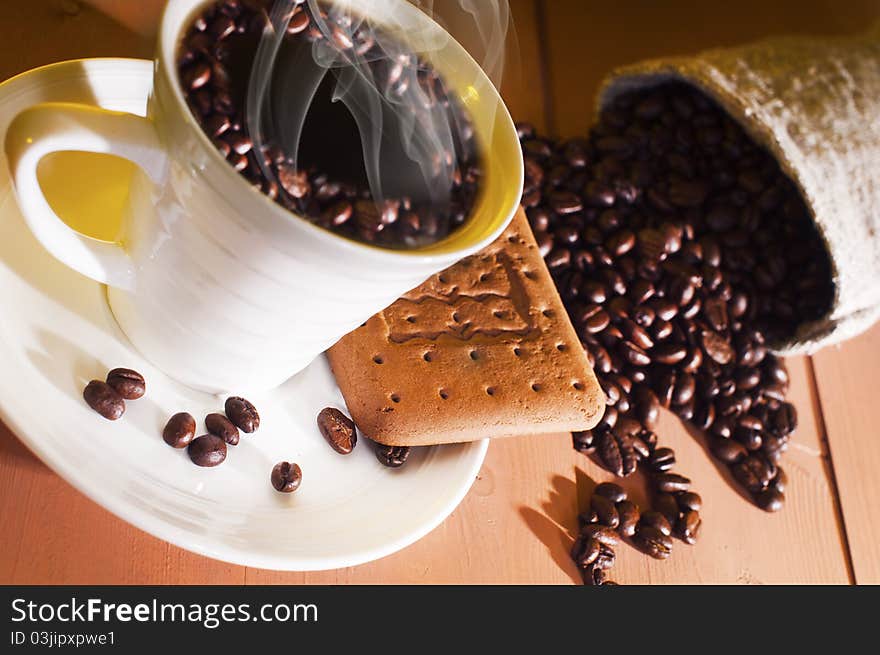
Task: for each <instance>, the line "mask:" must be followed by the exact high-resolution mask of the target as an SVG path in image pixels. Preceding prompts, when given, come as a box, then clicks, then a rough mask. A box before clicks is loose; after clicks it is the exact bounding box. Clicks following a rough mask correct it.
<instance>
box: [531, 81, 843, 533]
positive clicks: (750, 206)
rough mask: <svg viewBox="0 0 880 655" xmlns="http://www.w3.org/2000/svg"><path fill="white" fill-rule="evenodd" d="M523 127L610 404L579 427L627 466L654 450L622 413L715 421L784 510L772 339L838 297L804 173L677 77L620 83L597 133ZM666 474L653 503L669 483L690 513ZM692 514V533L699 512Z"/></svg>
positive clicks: (650, 420) (572, 307) (536, 217)
mask: <svg viewBox="0 0 880 655" xmlns="http://www.w3.org/2000/svg"><path fill="white" fill-rule="evenodd" d="M646 106H650V107H651V108H652V109H651V111H646V110H643V108H644V107H646ZM519 133H520V135H521V142H522V146H523V154H524V157H525V162H526V165H525V169H526V184H525V193H524V196H523V204H524V205H525V206H526V213H527V215H528V217H529V221H530V223H531V225H532V227H533V230H534V232H535V237H536V239H537V241H538V242H539V243H541V244H546V253H547V254H546V255H545V259H546V260H547V263H548V266H549V268H550V270H551V274H552V276H553V278H554V281H555V282H556V285H557V287H558V289H559V292H560V295H561V296H562V298H563V301H564V303H565V306H566V308H567V310H568V313H569V315H570V317H571V319H572V322H573V324H574V325H575V329H576V330H577V331H578V333H579V336H580V338H581V341H582V343H583V345H584V347H585V348H586V350H587V354H588V356H589V359H590V362H591V364H592V365H593V367H594V370H595V371H596V374H597V377H598V379H599V383H600V385H601V387H602V389H603V390H604V391H605V394H606V398H607V403H608V409H609V413H610V412H612V410H613V414H611V416H612V418H610V419H603V421H601V422H600V423H599V425H598V426H597V427H596V428H594V429H593V430H592V431H591V432H589V433H580V434H577V435H575V437H574V445H575V447H576V448H578V449H579V450H581V451H583V452H585V453H588V454H590V453H595V454H596V455H597V456H598V457H599V460H600V461H601V462H602V464H603V465H604V466H605V467H606V468H608V469H609V470H610V471H612V472H614V473H615V474H617V475H624V474H627V473H629V472H632V470H633V467H632V465H631V463H629V462H631V458H632V455H631V452H632V451H635V453H636V457H637V458H638V459H639V460H640V461H641V459H642V455H641V454H640V447H639V448H637V447H636V446H637V445H638V444H639V442H640V441H641V442H645V441H646V439H645V438H644V437H640V436H635V435H634V434H633V431H632V430H631V429H628V430H620V429H619V426H620V422H621V421H622V420H625V419H626V418H628V417H629V418H632V419H634V420H636V421H637V422H638V423H640V424H641V426H642V427H643V428H644V432H645V434H647V435H651V434H652V433H651V432H650V431H651V429H652V428H653V427H654V425H655V424H656V418H657V409H658V407H659V406H663V407H667V408H669V409H670V410H671V411H672V412H673V413H675V414H676V415H677V416H679V417H680V418H681V419H682V420H685V421H688V422H690V423H692V424H693V425H694V426H695V427H697V428H698V429H700V430H704V431H706V432H707V433H708V438H709V444H710V450H711V452H712V453H713V454H714V455H715V456H716V457H717V458H718V459H719V460H721V461H722V462H724V463H725V464H727V465H729V466H731V468H732V472H733V474H734V476H735V478H736V479H737V480H738V481H739V482H740V483H741V484H742V485H743V486H744V487H745V488H747V489H748V490H749V492H750V493H751V494H752V497H753V499H754V501H755V503H756V504H758V505H759V506H760V507H762V508H764V509H766V510H768V511H776V510H778V509H779V508H780V507H781V506H782V504H783V501H784V495H783V494H784V492H783V489H782V488H780V487H779V484H778V478H779V476H778V471H779V466H778V462H779V460H780V458H781V456H782V454H783V453H784V452H785V450H786V448H787V445H788V441H789V439H790V436H791V433H792V432H793V431H794V429H795V428H796V425H797V414H796V411H795V410H794V407H793V406H791V404H790V403H787V402H785V396H786V393H787V389H788V384H789V376H788V373H787V372H786V370H785V366H784V364H783V362H782V361H781V360H780V359H778V358H777V357H775V356H774V355H772V354H771V353H770V352H769V346H768V344H769V343H770V342H772V341H777V340H781V339H784V338H786V337H788V336H790V335H791V334H792V333H793V331H794V329H795V328H796V326H797V325H799V324H801V323H804V322H806V321H810V320H815V319H818V318H820V317H822V316H823V315H825V314H826V313H827V312H828V310H829V308H830V305H831V299H832V298H833V293H834V286H833V282H832V278H831V275H830V261H829V258H828V253H827V251H826V249H825V247H824V245H823V243H822V240H821V238H820V237H819V235H818V232H817V230H816V228H815V226H814V224H813V222H812V220H811V218H810V214H809V211H808V210H807V207H806V205H805V203H804V201H803V199H802V198H801V197H800V195H799V192H798V190H797V187H796V185H795V184H794V183H793V182H792V181H791V180H790V179H788V178H787V177H786V175H785V173H784V172H783V171H782V170H781V169H780V167H779V165H778V163H777V162H776V161H775V160H774V158H773V156H772V154H771V153H769V152H768V151H766V150H765V149H763V148H762V147H760V146H759V145H757V144H755V143H754V142H753V141H752V140H751V139H750V138H749V136H748V135H747V134H746V133H745V132H744V131H743V129H742V128H741V127H740V126H739V125H738V124H737V123H735V122H734V121H733V120H731V119H730V118H729V117H728V116H727V115H726V114H725V112H724V111H723V110H722V109H721V108H720V107H718V106H717V105H715V104H714V103H713V102H712V101H711V100H709V99H708V98H706V97H705V96H703V95H702V94H701V93H700V92H699V91H697V90H695V89H693V88H691V87H688V86H685V85H681V84H672V83H671V84H667V85H664V86H662V87H658V88H654V89H651V90H646V91H636V92H632V93H627V94H622V95H621V96H619V97H618V98H617V99H616V100H615V101H614V102H613V103H612V104H611V106H609V107H608V108H607V109H605V111H604V112H603V113H602V115H601V117H600V120H599V122H598V124H597V125H596V127H595V128H594V129H593V130H592V132H591V134H590V136H589V138H586V139H575V140H571V141H567V142H555V141H552V140H550V139H546V138H542V137H539V136H537V135H536V134H535V132H534V129H532V128H530V127H527V126H520V128H519ZM573 152H576V153H577V155H576V156H575V157H574V158H572V157H571V153H573ZM573 196H576V197H577V199H579V200H580V202H577V199H576V198H575V197H573ZM597 317H599V318H597ZM627 387H629V388H627ZM654 399H656V402H655V400H654ZM630 442H632V443H630ZM630 445H632V446H633V447H632V449H631V448H630ZM649 460H650V461H649V464H650V466H651V467H652V469H653V470H655V471H656V472H658V473H665V472H667V471H669V469H670V468H671V467H672V465H673V464H674V459H670V454H669V453H667V452H657V451H652V454H651V455H650V457H649ZM656 484H657V485H659V487H660V488H658V489H657V494H658V495H657V496H656V498H655V503H660V502H661V499H664V498H668V499H669V500H668V501H667V500H662V502H663V503H664V504H665V505H667V506H666V507H664V508H663V509H662V510H661V511H662V512H663V513H664V515H666V514H668V515H669V517H670V522H671V523H672V525H673V526H677V525H679V520H680V519H681V516H680V514H681V510H680V508H678V506H677V504H676V503H675V497H676V496H678V495H680V494H682V493H686V492H684V488H685V483H684V482H683V481H682V480H679V479H677V478H669V477H665V478H659V479H658V481H657V482H656ZM669 503H671V505H669ZM658 509H659V506H658ZM686 511H698V510H695V509H693V508H688V509H687V510H686ZM684 521H685V523H682V524H681V525H682V528H681V530H679V532H680V533H681V534H682V535H683V537H684V538H686V539H690V538H691V536H692V534H693V533H694V530H693V529H691V528H693V527H694V525H696V523H695V521H696V519H695V518H693V517H691V516H690V515H688V517H687V518H686V519H684ZM687 521H690V523H691V525H690V528H688V527H687Z"/></svg>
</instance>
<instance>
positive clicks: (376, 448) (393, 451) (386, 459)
mask: <svg viewBox="0 0 880 655" xmlns="http://www.w3.org/2000/svg"><path fill="white" fill-rule="evenodd" d="M373 452H375V453H376V459H378V460H379V461H380V462H382V464H384V465H385V466H387V467H389V468H400V467H401V466H403V465H404V464H406V460H407V459H409V453H410V448H409V446H383V445H382V444H380V443H375V442H374V443H373Z"/></svg>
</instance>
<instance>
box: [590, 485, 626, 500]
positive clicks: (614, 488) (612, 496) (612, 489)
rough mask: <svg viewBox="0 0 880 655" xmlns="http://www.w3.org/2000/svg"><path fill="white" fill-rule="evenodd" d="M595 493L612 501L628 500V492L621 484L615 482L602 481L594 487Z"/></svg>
mask: <svg viewBox="0 0 880 655" xmlns="http://www.w3.org/2000/svg"><path fill="white" fill-rule="evenodd" d="M593 495H596V496H602V497H604V498H607V499H608V500H610V501H611V502H612V503H619V502H621V501H623V500H626V492H625V491H624V490H623V487H621V486H620V485H619V484H614V483H613V482H602V483H601V484H598V485H596V488H595V489H593Z"/></svg>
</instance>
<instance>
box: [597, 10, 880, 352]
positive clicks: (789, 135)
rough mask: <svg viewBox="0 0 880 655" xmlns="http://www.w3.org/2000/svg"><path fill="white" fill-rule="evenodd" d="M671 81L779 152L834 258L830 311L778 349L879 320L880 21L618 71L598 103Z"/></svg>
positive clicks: (809, 344)
mask: <svg viewBox="0 0 880 655" xmlns="http://www.w3.org/2000/svg"><path fill="white" fill-rule="evenodd" d="M671 80H678V81H683V82H686V83H688V84H692V85H694V86H696V87H698V88H700V89H701V90H703V91H704V92H705V93H707V94H708V95H709V96H711V97H712V98H714V99H715V100H716V101H717V102H718V103H719V104H720V105H722V106H723V107H724V108H725V110H726V111H727V112H728V113H729V114H730V115H731V116H732V117H733V118H734V119H735V120H737V121H738V122H739V123H740V124H741V125H743V127H744V128H745V129H746V131H747V132H748V133H749V134H750V136H751V137H752V138H753V139H755V140H756V141H758V142H760V143H762V144H763V145H764V146H766V147H767V148H768V149H770V151H771V152H773V154H774V155H775V156H776V158H777V160H778V161H779V163H780V165H781V166H782V167H783V169H784V170H785V171H786V173H787V174H788V175H789V176H790V177H791V178H792V180H794V182H795V183H796V184H797V186H798V187H799V189H800V191H801V194H802V195H803V197H804V199H805V200H806V202H807V205H808V207H809V209H810V213H811V215H812V216H813V219H814V221H815V223H816V226H817V227H818V230H819V233H820V235H821V236H822V238H823V239H824V241H825V244H826V247H827V248H828V251H829V253H830V255H831V264H832V277H833V282H834V285H835V295H834V301H833V303H832V307H831V310H830V312H829V313H828V315H826V316H824V317H822V318H821V319H819V320H816V321H810V322H807V323H804V324H801V325H800V326H798V328H797V330H796V332H795V334H794V335H793V336H792V337H791V338H790V339H787V340H786V341H785V342H783V343H778V344H773V347H774V350H775V351H776V352H778V353H780V354H787V355H790V354H799V353H812V352H815V351H816V350H818V349H819V348H821V347H823V346H826V345H829V344H832V343H837V342H840V341H843V340H844V339H848V338H850V337H853V336H855V335H857V334H859V333H861V332H863V331H865V330H866V329H868V328H869V327H870V326H871V325H872V324H873V323H875V322H876V321H877V320H878V319H880V24H878V25H876V26H874V28H872V29H871V30H870V31H869V32H868V33H867V34H865V35H862V36H859V37H855V38H847V39H841V38H834V39H829V38H807V37H780V38H773V39H767V40H765V41H760V42H757V43H754V44H750V45H746V46H742V47H737V48H729V49H722V50H711V51H707V52H704V53H701V54H699V55H696V56H694V57H682V58H669V59H658V60H652V61H645V62H641V63H638V64H635V65H632V66H627V67H624V68H620V69H617V70H615V71H613V72H612V73H611V75H610V76H609V77H608V78H606V80H605V81H604V82H603V84H602V87H601V89H600V91H599V95H598V106H599V109H600V110H601V109H602V108H604V107H606V106H608V104H609V103H610V102H611V101H612V100H613V99H614V98H615V97H617V96H618V95H620V94H622V93H625V92H627V91H631V90H634V89H644V88H650V87H653V86H657V85H660V84H663V83H664V82H669V81H671Z"/></svg>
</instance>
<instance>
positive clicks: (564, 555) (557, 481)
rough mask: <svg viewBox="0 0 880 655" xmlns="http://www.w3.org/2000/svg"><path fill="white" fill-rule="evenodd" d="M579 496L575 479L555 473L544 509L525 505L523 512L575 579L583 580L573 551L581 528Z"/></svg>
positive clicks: (549, 548) (537, 534) (551, 553)
mask: <svg viewBox="0 0 880 655" xmlns="http://www.w3.org/2000/svg"><path fill="white" fill-rule="evenodd" d="M576 498H577V488H576V483H575V481H574V480H570V479H568V478H564V477H562V476H561V475H555V476H553V478H552V480H551V481H550V489H549V497H548V498H547V500H545V501H544V502H543V503H542V504H541V510H543V511H538V510H536V509H534V508H532V507H526V506H522V507H520V508H519V514H520V516H521V517H522V519H523V521H525V523H526V525H527V526H529V529H530V530H531V531H532V533H533V534H534V535H535V536H536V537H537V538H538V539H539V540H540V541H541V543H543V544H544V545H545V546H546V547H547V550H548V551H549V552H550V555H551V557H553V561H554V562H556V563H557V564H558V565H559V568H560V569H562V570H563V571H564V572H565V573H566V575H568V576H569V577H570V578H571V580H572V582H573V583H575V584H580V583H581V579H580V575H579V573H578V570H577V567H575V565H574V562H572V561H571V556H570V555H569V551H570V550H571V545H572V543H574V532H575V529H576V528H577V518H576V516H575V515H574V514H572V510H573V509H574V507H573V505H574V502H576V501H574V502H573V499H576Z"/></svg>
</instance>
